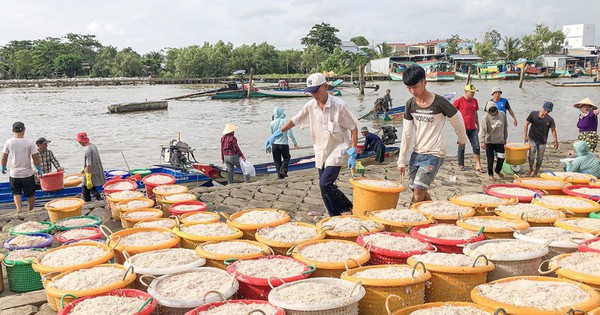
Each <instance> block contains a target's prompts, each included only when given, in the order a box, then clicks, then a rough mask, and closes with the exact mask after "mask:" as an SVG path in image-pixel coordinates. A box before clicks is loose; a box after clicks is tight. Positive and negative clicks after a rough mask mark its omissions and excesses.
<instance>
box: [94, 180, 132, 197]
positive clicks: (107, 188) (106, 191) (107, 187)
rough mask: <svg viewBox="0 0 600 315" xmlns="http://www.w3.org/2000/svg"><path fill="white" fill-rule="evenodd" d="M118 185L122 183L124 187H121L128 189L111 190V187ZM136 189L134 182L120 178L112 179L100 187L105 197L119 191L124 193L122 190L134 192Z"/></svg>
mask: <svg viewBox="0 0 600 315" xmlns="http://www.w3.org/2000/svg"><path fill="white" fill-rule="evenodd" d="M120 183H124V184H125V185H123V186H128V187H127V188H121V189H118V188H111V186H112V185H116V184H120ZM137 188H138V185H137V183H136V182H135V181H134V180H130V179H121V178H113V179H111V180H108V181H107V182H106V183H104V185H102V189H103V191H104V194H105V195H109V194H112V193H116V192H119V191H124V190H129V191H135V190H136V189H137Z"/></svg>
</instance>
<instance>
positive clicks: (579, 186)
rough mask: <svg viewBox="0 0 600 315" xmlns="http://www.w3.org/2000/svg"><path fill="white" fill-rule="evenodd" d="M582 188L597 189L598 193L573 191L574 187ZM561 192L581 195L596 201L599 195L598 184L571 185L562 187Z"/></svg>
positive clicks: (599, 197) (575, 195)
mask: <svg viewBox="0 0 600 315" xmlns="http://www.w3.org/2000/svg"><path fill="white" fill-rule="evenodd" d="M582 188H587V189H594V190H596V191H598V193H595V194H588V193H581V192H577V191H575V190H576V189H582ZM563 192H564V193H565V195H568V196H574V197H581V198H586V199H591V200H594V201H598V200H599V199H600V196H599V194H600V188H599V187H598V186H592V185H572V186H569V187H565V188H563Z"/></svg>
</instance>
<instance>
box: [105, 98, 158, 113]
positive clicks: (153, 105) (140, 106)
mask: <svg viewBox="0 0 600 315" xmlns="http://www.w3.org/2000/svg"><path fill="white" fill-rule="evenodd" d="M167 108H169V102H167V101H146V102H132V103H120V104H113V105H110V106H108V112H109V113H113V114H117V113H129V112H143V111H149V110H161V109H167Z"/></svg>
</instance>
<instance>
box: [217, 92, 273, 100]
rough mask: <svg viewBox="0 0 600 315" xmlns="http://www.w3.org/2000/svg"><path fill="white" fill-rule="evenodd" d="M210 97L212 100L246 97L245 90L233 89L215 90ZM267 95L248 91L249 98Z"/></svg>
mask: <svg viewBox="0 0 600 315" xmlns="http://www.w3.org/2000/svg"><path fill="white" fill-rule="evenodd" d="M209 96H210V99H213V100H241V99H244V98H247V97H248V91H247V90H233V91H222V92H216V93H214V94H212V95H209ZM259 97H267V96H266V95H264V94H262V93H260V92H258V91H250V98H259Z"/></svg>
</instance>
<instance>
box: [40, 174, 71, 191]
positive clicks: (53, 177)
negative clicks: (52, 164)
mask: <svg viewBox="0 0 600 315" xmlns="http://www.w3.org/2000/svg"><path fill="white" fill-rule="evenodd" d="M63 174H64V172H54V173H46V174H44V175H42V176H41V177H40V186H42V190H43V191H57V190H63V189H64V188H65V178H64V176H63Z"/></svg>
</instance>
